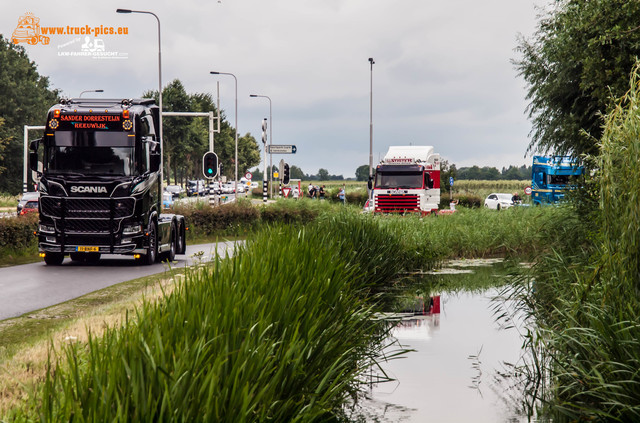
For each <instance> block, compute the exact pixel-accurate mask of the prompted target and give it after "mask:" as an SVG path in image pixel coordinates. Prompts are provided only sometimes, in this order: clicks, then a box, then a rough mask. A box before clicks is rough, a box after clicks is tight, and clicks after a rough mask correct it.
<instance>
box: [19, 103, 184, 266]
mask: <svg viewBox="0 0 640 423" xmlns="http://www.w3.org/2000/svg"><path fill="white" fill-rule="evenodd" d="M159 134H160V128H159V108H158V106H157V105H155V103H154V101H153V100H152V99H141V100H108V99H82V98H79V99H70V100H61V101H60V103H59V104H56V105H55V106H53V107H51V109H49V112H48V115H47V122H46V126H45V132H44V137H43V138H41V139H39V140H35V141H32V142H31V143H30V149H31V153H30V157H29V162H30V167H31V169H32V170H33V171H36V172H37V173H38V176H39V178H40V182H39V184H38V189H39V191H40V204H39V211H40V223H39V225H38V248H39V251H40V255H41V256H42V257H44V261H45V262H46V263H47V264H48V265H60V264H61V263H62V262H63V260H64V257H65V256H66V255H69V256H70V257H71V260H74V261H87V262H93V261H97V260H99V259H100V255H101V254H125V255H133V256H134V257H135V258H136V260H138V261H139V262H140V263H143V264H152V263H154V262H156V261H158V260H169V261H171V260H173V259H174V257H175V255H176V254H184V253H185V249H186V242H185V240H186V237H185V231H186V229H187V227H186V222H185V219H184V217H183V216H179V215H175V214H166V213H162V209H161V201H162V191H161V190H162V180H161V173H160V164H161V154H162V151H161V143H160V137H159ZM41 147H42V148H41ZM38 162H42V166H41V167H39V166H38Z"/></svg>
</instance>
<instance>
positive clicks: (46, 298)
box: [0, 242, 234, 320]
mask: <svg viewBox="0 0 640 423" xmlns="http://www.w3.org/2000/svg"><path fill="white" fill-rule="evenodd" d="M233 248H234V242H221V243H218V244H215V243H213V244H200V245H187V253H186V254H184V255H182V254H181V255H176V262H175V263H173V264H172V265H171V266H172V267H173V268H178V267H184V266H185V265H190V264H191V263H193V261H194V260H195V258H194V257H193V255H194V254H196V253H198V252H200V251H202V252H203V253H204V254H203V256H202V260H205V261H207V260H208V259H210V258H211V257H212V256H215V253H216V250H217V251H218V253H219V254H220V255H222V256H224V254H225V252H226V251H229V252H230V253H231V252H232V251H233ZM167 268H168V267H167V265H166V264H163V263H156V264H154V265H152V266H144V265H138V264H137V263H136V262H135V261H134V259H133V257H132V256H131V257H130V256H119V255H108V254H106V255H103V256H102V258H101V259H100V261H99V262H98V263H95V264H86V263H78V262H72V261H71V260H70V259H69V258H68V257H67V258H65V260H64V262H63V263H62V266H47V265H46V264H44V261H42V262H38V263H31V264H23V265H20V266H11V267H5V268H2V269H0V320H4V319H8V318H11V317H17V316H21V315H22V314H24V313H28V312H30V311H34V310H39V309H41V308H45V307H49V306H52V305H55V304H60V303H63V302H65V301H68V300H71V299H73V298H77V297H80V296H82V295H84V294H87V293H89V292H93V291H97V290H99V289H102V288H106V287H108V286H111V285H115V284H118V283H120V282H125V281H129V280H132V279H136V278H140V277H143V276H148V275H152V274H155V273H162V272H164V271H165V270H166V269H167Z"/></svg>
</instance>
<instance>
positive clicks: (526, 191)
mask: <svg viewBox="0 0 640 423" xmlns="http://www.w3.org/2000/svg"><path fill="white" fill-rule="evenodd" d="M524 193H525V194H527V195H531V187H524Z"/></svg>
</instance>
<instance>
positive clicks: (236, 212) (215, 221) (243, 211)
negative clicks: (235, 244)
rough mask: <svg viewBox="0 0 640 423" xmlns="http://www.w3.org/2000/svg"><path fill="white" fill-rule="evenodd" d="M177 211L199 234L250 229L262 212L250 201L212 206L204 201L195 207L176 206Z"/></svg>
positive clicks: (207, 234) (225, 232)
mask: <svg viewBox="0 0 640 423" xmlns="http://www.w3.org/2000/svg"><path fill="white" fill-rule="evenodd" d="M173 211H174V212H175V213H179V214H182V215H183V216H184V217H185V218H186V219H187V224H188V225H189V226H190V227H192V229H193V230H192V231H191V232H192V233H193V232H195V233H197V234H198V235H203V236H210V235H224V234H237V233H238V231H239V230H240V228H242V229H244V231H245V232H246V231H248V230H249V229H251V228H253V227H254V226H255V225H256V224H257V223H258V221H259V219H260V212H259V211H258V210H257V209H256V208H255V207H253V206H252V205H251V203H250V202H248V201H238V202H234V203H230V204H223V205H221V206H219V207H210V206H209V205H208V204H206V203H204V204H203V205H202V206H195V207H176V208H174V209H173Z"/></svg>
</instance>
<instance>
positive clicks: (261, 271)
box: [0, 206, 553, 421]
mask: <svg viewBox="0 0 640 423" xmlns="http://www.w3.org/2000/svg"><path fill="white" fill-rule="evenodd" d="M323 207H324V206H323ZM328 210H330V212H326V213H321V214H320V215H319V216H318V218H317V219H316V220H314V221H313V222H310V223H307V224H306V225H305V226H300V225H285V226H282V225H275V226H269V227H265V228H263V229H262V230H260V231H258V232H257V233H256V234H255V235H253V236H252V237H250V238H249V239H248V241H247V246H246V248H245V249H243V250H242V251H241V252H240V253H239V254H236V255H234V257H233V258H231V259H229V260H222V259H219V260H216V261H215V262H214V263H213V264H211V265H207V266H204V265H203V266H200V267H198V268H196V269H193V270H187V271H186V276H185V278H184V279H176V280H174V281H170V284H169V285H162V286H163V288H162V289H163V290H161V291H160V294H153V295H152V294H148V293H147V298H146V299H145V300H142V301H141V302H139V303H137V305H136V307H135V311H133V306H132V305H131V303H130V302H129V303H126V304H125V305H119V306H117V307H115V310H116V311H115V312H114V313H113V314H114V315H115V317H114V318H113V319H106V318H105V319H104V322H105V323H104V324H100V323H98V324H95V323H83V322H81V323H79V324H78V325H76V327H82V326H83V325H84V324H86V326H87V327H88V328H89V329H88V330H86V331H85V332H84V334H82V335H75V334H74V335H72V336H74V337H75V339H71V340H72V341H73V342H69V341H67V342H60V338H61V337H62V338H63V339H64V338H65V337H66V338H68V335H67V334H68V333H70V332H68V331H66V332H65V330H66V329H63V330H62V332H55V333H56V335H51V336H53V337H55V339H56V340H57V342H54V343H53V344H52V346H51V348H50V349H48V350H46V351H47V355H48V357H49V362H48V363H49V364H47V361H44V362H43V361H42V358H43V353H42V352H41V353H40V354H39V357H40V361H38V363H37V364H36V363H35V361H34V362H31V361H29V362H28V363H25V362H24V361H23V362H22V363H21V364H18V365H16V366H17V367H14V369H15V368H17V369H18V370H17V371H16V372H18V373H19V370H20V369H22V370H23V371H26V372H27V373H29V372H31V373H33V375H32V377H33V379H31V380H43V382H42V383H40V384H39V385H38V388H35V387H34V388H31V389H34V394H33V396H31V397H29V399H28V400H27V401H26V402H25V401H24V395H25V394H24V392H25V391H24V390H20V389H18V388H17V387H16V385H12V389H15V390H16V391H15V392H10V393H6V392H5V393H3V395H4V396H9V397H12V398H14V399H13V402H12V404H16V403H17V404H19V405H18V408H13V409H12V411H10V412H9V413H8V414H5V416H6V418H8V419H10V420H11V419H15V420H16V421H23V420H28V419H36V418H37V419H44V420H69V419H70V418H71V417H72V416H73V418H74V419H76V420H78V419H79V420H81V421H82V420H92V421H94V420H118V419H120V420H136V419H141V418H144V419H149V420H163V419H175V418H176V416H180V417H178V419H184V420H192V419H202V418H204V419H209V420H215V421H264V420H275V421H310V420H322V421H324V420H331V419H335V418H338V417H339V416H340V415H341V411H342V406H343V405H344V404H345V403H347V402H348V401H351V400H352V399H353V398H358V396H359V395H362V392H363V391H362V389H363V386H364V385H363V383H364V382H363V380H364V377H363V376H364V374H363V372H366V369H368V368H369V366H371V365H375V363H377V362H379V361H381V360H384V357H383V356H382V355H381V354H382V348H383V346H384V339H385V334H386V333H387V330H388V329H389V328H388V327H387V325H386V323H383V322H381V321H379V320H377V319H376V318H375V316H376V313H377V312H378V311H380V310H382V309H383V307H384V306H386V305H388V304H391V302H390V301H388V299H389V295H393V294H394V293H395V291H393V290H390V289H389V287H390V286H393V285H394V283H397V282H398V281H400V280H401V279H402V278H403V277H404V276H403V275H406V274H408V273H411V272H413V271H415V270H419V269H425V268H430V267H433V266H436V265H437V263H438V262H439V261H440V260H441V259H442V258H444V257H445V256H447V255H448V254H458V253H459V254H481V255H492V254H499V253H501V252H505V251H512V252H513V253H514V254H515V253H516V252H519V251H525V249H524V248H523V247H517V245H516V244H515V241H513V240H511V239H507V240H502V241H501V240H498V239H495V237H505V238H506V237H507V236H509V237H515V236H517V235H518V234H520V235H521V236H531V235H532V233H531V232H526V231H523V230H522V229H521V227H523V226H526V225H524V224H522V223H515V222H516V221H517V222H523V221H528V222H529V225H532V224H539V223H540V221H541V220H543V219H544V218H545V213H547V214H548V213H553V209H551V208H547V209H537V210H533V209H532V210H524V209H523V210H521V211H518V210H513V213H511V211H506V212H502V213H498V212H493V213H490V212H488V211H485V210H468V211H462V212H460V213H456V214H455V215H453V216H446V217H430V218H424V219H419V218H417V217H414V216H406V217H404V218H403V217H397V216H369V215H361V214H360V213H359V211H358V210H356V209H352V208H349V207H340V208H332V207H329V208H328ZM336 210H339V211H336ZM537 213H539V214H537ZM510 221H512V222H511V223H510ZM464 225H471V226H478V225H484V226H483V227H484V230H485V231H490V230H493V229H494V225H495V226H505V228H503V229H500V230H493V235H492V236H483V237H479V239H478V245H477V246H476V247H475V248H472V247H471V246H470V245H471V243H470V242H469V241H467V240H465V239H463V238H461V236H460V234H461V233H462V231H463V229H462V228H459V229H457V231H459V232H456V233H455V234H454V235H453V236H451V234H450V233H449V232H450V231H452V230H453V229H454V228H455V227H457V226H464ZM478 231H479V232H478V233H480V231H481V229H478ZM512 232H515V234H512ZM474 233H475V232H474ZM460 241H465V244H464V245H462V246H460V245H458V244H459V243H460ZM520 243H521V244H524V245H529V246H532V245H534V244H535V243H536V241H535V240H533V239H526V240H523V239H521V240H520ZM456 245H458V246H456ZM394 281H395V282H394ZM114 289H115V288H114ZM121 289H122V290H123V296H127V294H126V293H125V292H126V289H125V288H124V286H123V287H122V288H121ZM132 289H133V288H132ZM137 292H141V291H137ZM158 295H159V297H158ZM130 296H135V295H130ZM137 298H140V295H137ZM158 298H159V299H160V301H157V299H158ZM87 301H88V303H92V302H93V301H98V302H100V301H101V299H100V297H99V296H98V297H97V298H95V299H93V300H92V299H89V300H87ZM76 304H80V303H76ZM52 313H53V314H54V315H55V316H59V315H67V312H58V311H53V312H52ZM123 313H124V315H123ZM69 314H70V313H69ZM52 320H55V319H52ZM96 321H98V322H100V318H98V319H97V320H96ZM94 322H95V321H94ZM24 324H25V325H27V322H25V323H24ZM65 324H66V323H65ZM57 327H58V328H60V327H62V328H65V327H66V326H64V325H60V326H57ZM18 329H19V326H16V332H13V333H14V335H13V336H17V333H18V332H17V330H18ZM45 333H48V332H45ZM74 333H75V332H74ZM62 335H64V336H62ZM0 338H2V337H1V336H0ZM40 340H42V338H40ZM11 353H13V356H16V355H17V356H20V357H22V356H24V357H28V356H29V355H28V354H22V353H18V352H17V350H11V351H9V350H6V351H5V356H6V357H7V362H9V361H11V360H10V359H9V356H10V355H11ZM25 369H26V370H25ZM105 369H109V371H105ZM27 385H28V386H29V384H28V383H27ZM112 404H113V405H115V406H114V407H112V406H111V405H112ZM38 413H39V414H38ZM143 416H144V417H143Z"/></svg>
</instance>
